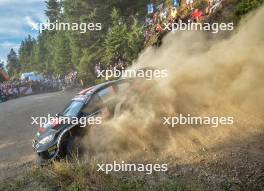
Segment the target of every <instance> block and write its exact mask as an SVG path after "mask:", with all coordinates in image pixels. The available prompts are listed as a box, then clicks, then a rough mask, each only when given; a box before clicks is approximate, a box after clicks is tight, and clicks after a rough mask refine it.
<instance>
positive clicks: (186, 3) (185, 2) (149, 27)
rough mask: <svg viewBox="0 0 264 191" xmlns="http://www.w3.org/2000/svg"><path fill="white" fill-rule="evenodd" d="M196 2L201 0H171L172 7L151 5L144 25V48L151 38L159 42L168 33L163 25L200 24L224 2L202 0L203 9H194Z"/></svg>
mask: <svg viewBox="0 0 264 191" xmlns="http://www.w3.org/2000/svg"><path fill="white" fill-rule="evenodd" d="M197 1H200V2H201V0H173V3H172V5H170V6H165V4H164V2H161V3H160V4H158V5H154V4H153V3H151V4H150V5H151V6H149V7H148V8H149V10H148V15H147V17H146V19H145V23H144V28H145V30H144V37H145V46H146V45H147V44H148V42H149V41H150V39H151V37H156V38H155V41H157V42H158V41H159V40H160V39H161V37H162V36H163V35H164V34H165V33H166V32H168V31H167V29H166V27H165V24H168V23H170V24H172V23H177V22H179V20H181V21H182V22H188V21H189V22H202V21H203V20H204V19H205V18H206V17H207V16H208V15H210V14H211V13H213V12H215V11H216V10H217V9H218V8H219V7H221V5H222V3H223V2H224V0H203V2H204V3H206V6H205V8H204V9H201V8H200V6H199V7H196V3H197Z"/></svg>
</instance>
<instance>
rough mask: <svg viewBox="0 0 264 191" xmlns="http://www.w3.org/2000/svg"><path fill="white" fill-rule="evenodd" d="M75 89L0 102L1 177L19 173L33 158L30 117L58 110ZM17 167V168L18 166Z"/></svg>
mask: <svg viewBox="0 0 264 191" xmlns="http://www.w3.org/2000/svg"><path fill="white" fill-rule="evenodd" d="M75 93H76V91H73V90H72V91H67V92H54V93H45V94H38V95H31V96H26V97H22V98H18V99H14V100H9V101H7V102H5V103H1V104H0V132H1V133H0V179H2V178H7V177H9V176H14V175H18V174H19V173H21V172H23V171H24V170H25V169H27V166H29V165H31V164H32V162H33V161H34V156H35V154H34V152H33V150H32V147H31V141H32V138H33V136H34V135H35V133H36V132H37V128H38V127H36V126H34V125H31V123H32V118H31V117H38V116H47V115H48V114H51V115H54V114H55V113H58V112H60V111H61V110H62V109H63V108H64V106H65V104H67V102H69V100H70V99H71V98H72V97H73V96H74V94H75ZM18 169H19V170H18Z"/></svg>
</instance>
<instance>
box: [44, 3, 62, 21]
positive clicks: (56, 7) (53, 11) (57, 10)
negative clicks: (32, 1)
mask: <svg viewBox="0 0 264 191" xmlns="http://www.w3.org/2000/svg"><path fill="white" fill-rule="evenodd" d="M45 3H46V5H47V10H46V11H45V14H46V15H47V17H48V18H49V20H50V22H56V20H59V18H60V14H61V8H62V5H61V3H60V1H57V0H48V1H45Z"/></svg>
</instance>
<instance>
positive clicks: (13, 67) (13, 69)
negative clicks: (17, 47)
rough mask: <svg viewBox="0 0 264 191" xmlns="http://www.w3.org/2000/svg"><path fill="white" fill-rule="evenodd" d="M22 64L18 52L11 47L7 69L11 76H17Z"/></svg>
mask: <svg viewBox="0 0 264 191" xmlns="http://www.w3.org/2000/svg"><path fill="white" fill-rule="evenodd" d="M20 69H21V68H20V65H19V61H18V58H17V54H16V52H15V51H14V49H13V48H11V50H10V53H9V54H8V56H7V70H8V74H9V76H15V75H17V74H19V72H20Z"/></svg>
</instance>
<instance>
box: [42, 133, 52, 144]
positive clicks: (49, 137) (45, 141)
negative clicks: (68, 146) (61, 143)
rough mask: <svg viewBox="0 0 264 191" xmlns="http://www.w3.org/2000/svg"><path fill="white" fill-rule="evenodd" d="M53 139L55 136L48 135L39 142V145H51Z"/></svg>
mask: <svg viewBox="0 0 264 191" xmlns="http://www.w3.org/2000/svg"><path fill="white" fill-rule="evenodd" d="M53 138H54V135H53V134H52V135H48V136H46V137H44V138H43V139H41V140H40V141H39V143H40V144H42V145H45V144H47V143H49V142H50V141H52V140H53Z"/></svg>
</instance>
